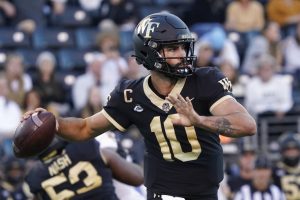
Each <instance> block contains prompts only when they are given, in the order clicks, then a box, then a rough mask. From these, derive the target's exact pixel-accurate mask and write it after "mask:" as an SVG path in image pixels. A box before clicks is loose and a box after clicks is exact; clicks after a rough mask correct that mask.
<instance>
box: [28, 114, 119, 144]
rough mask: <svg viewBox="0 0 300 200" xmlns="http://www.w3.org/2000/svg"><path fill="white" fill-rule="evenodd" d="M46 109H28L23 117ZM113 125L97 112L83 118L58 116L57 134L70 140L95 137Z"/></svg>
mask: <svg viewBox="0 0 300 200" xmlns="http://www.w3.org/2000/svg"><path fill="white" fill-rule="evenodd" d="M40 111H46V110H45V109H43V108H37V109H35V110H33V111H28V112H26V113H25V114H24V115H23V119H26V118H28V117H29V116H30V115H32V114H33V113H34V112H40ZM113 128H114V126H113V125H112V124H111V123H110V122H109V121H108V120H107V119H106V117H104V115H103V114H102V113H101V112H99V113H96V114H94V115H92V116H90V117H87V118H85V119H83V118H75V117H68V118H58V119H57V135H59V136H60V137H63V138H64V139H66V140H70V141H82V140H88V139H90V138H93V137H96V136H97V135H100V134H102V133H104V132H106V131H108V130H111V129H113Z"/></svg>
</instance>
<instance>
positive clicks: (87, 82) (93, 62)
mask: <svg viewBox="0 0 300 200" xmlns="http://www.w3.org/2000/svg"><path fill="white" fill-rule="evenodd" d="M104 61H105V56H104V55H102V54H96V53H95V54H92V55H91V57H90V60H89V61H88V63H87V65H88V66H87V68H86V72H85V73H84V74H82V75H80V76H78V77H77V79H76V80H75V83H74V85H73V88H72V100H73V103H74V107H75V109H76V110H77V111H79V110H81V109H82V108H83V107H84V106H85V105H86V104H87V102H88V93H89V90H90V88H92V86H97V87H98V88H99V94H100V96H102V99H101V101H102V102H105V101H106V99H105V98H106V96H105V98H104V96H103V95H104V94H103V90H104V85H105V84H103V80H102V67H103V63H104ZM112 76H113V74H110V75H109V77H112ZM108 94H109V93H108ZM108 94H107V95H108Z"/></svg>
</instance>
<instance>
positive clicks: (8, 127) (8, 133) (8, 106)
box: [0, 73, 22, 140]
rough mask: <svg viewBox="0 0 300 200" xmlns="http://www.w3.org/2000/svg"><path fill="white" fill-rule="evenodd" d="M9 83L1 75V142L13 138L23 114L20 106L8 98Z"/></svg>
mask: <svg viewBox="0 0 300 200" xmlns="http://www.w3.org/2000/svg"><path fill="white" fill-rule="evenodd" d="M8 92H9V91H8V82H7V79H6V77H5V75H4V74H3V73H1V74H0V110H1V111H0V121H1V125H0V140H3V139H7V138H12V136H13V134H14V131H15V129H16V127H17V126H18V124H19V122H20V119H21V116H22V112H21V109H20V106H19V105H18V104H17V103H16V102H14V101H12V100H10V99H9V98H8Z"/></svg>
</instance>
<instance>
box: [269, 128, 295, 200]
mask: <svg viewBox="0 0 300 200" xmlns="http://www.w3.org/2000/svg"><path fill="white" fill-rule="evenodd" d="M279 146H280V154H281V158H280V161H279V162H278V163H277V165H276V168H275V170H274V177H273V179H274V183H275V184H276V185H278V186H279V187H280V188H282V190H283V192H284V193H285V195H286V199H287V200H296V199H299V197H300V182H299V180H300V137H299V134H298V133H293V132H289V133H284V134H283V135H282V136H280V138H279Z"/></svg>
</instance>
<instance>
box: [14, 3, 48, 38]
mask: <svg viewBox="0 0 300 200" xmlns="http://www.w3.org/2000/svg"><path fill="white" fill-rule="evenodd" d="M11 3H12V4H13V5H14V6H15V9H16V12H15V16H14V17H13V18H12V20H11V21H12V25H13V26H16V27H18V28H19V29H20V30H22V31H25V32H27V33H29V34H31V33H33V32H34V31H35V29H36V28H37V27H40V26H44V25H46V18H45V16H44V13H43V11H44V6H45V3H46V0H26V1H23V0H11ZM33 10H34V12H33Z"/></svg>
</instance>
